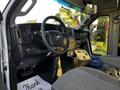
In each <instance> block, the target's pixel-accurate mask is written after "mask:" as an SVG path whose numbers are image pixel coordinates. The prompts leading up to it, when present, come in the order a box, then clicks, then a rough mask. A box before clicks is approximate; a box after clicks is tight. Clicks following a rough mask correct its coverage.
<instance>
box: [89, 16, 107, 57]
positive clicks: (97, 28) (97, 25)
mask: <svg viewBox="0 0 120 90" xmlns="http://www.w3.org/2000/svg"><path fill="white" fill-rule="evenodd" d="M108 31H109V16H100V17H98V18H97V19H96V20H95V21H94V22H93V23H92V24H91V25H90V43H91V48H92V53H93V54H96V55H102V56H105V55H107V50H108Z"/></svg>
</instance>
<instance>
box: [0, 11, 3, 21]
mask: <svg viewBox="0 0 120 90" xmlns="http://www.w3.org/2000/svg"><path fill="white" fill-rule="evenodd" d="M2 20H3V16H2V13H1V12H0V22H1V21H2Z"/></svg>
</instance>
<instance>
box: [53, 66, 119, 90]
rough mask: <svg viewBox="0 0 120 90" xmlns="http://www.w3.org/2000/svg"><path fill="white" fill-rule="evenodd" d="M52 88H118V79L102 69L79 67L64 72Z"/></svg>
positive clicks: (104, 89) (99, 89) (109, 89)
mask: <svg viewBox="0 0 120 90" xmlns="http://www.w3.org/2000/svg"><path fill="white" fill-rule="evenodd" d="M52 90H120V81H119V80H117V79H116V78H114V77H112V76H109V75H107V74H105V73H104V72H102V71H99V70H96V69H93V68H88V67H79V68H76V69H73V70H70V71H68V72H67V73H65V74H64V75H63V76H62V77H61V78H60V79H58V80H57V81H56V82H55V83H54V84H53V85H52Z"/></svg>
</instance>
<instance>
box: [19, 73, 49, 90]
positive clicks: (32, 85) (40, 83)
mask: <svg viewBox="0 0 120 90" xmlns="http://www.w3.org/2000/svg"><path fill="white" fill-rule="evenodd" d="M17 90H51V85H50V84H49V83H48V82H46V81H45V80H43V79H42V78H41V77H40V76H39V75H36V76H34V77H32V78H30V79H27V80H25V81H22V82H20V83H18V84H17Z"/></svg>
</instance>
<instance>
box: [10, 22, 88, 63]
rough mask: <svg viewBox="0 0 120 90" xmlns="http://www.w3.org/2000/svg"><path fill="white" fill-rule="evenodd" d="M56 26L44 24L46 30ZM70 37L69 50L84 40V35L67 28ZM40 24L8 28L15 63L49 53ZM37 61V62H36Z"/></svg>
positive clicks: (53, 28) (18, 25) (77, 46)
mask: <svg viewBox="0 0 120 90" xmlns="http://www.w3.org/2000/svg"><path fill="white" fill-rule="evenodd" d="M57 27H59V26H57V25H52V24H46V27H45V29H46V30H55V29H56V28H57ZM67 29H68V31H69V35H70V46H69V50H71V49H75V48H79V46H80V41H82V40H81V39H82V38H81V37H83V39H85V38H86V33H81V34H80V31H78V30H75V29H71V28H67ZM40 30H41V23H32V24H31V23H29V24H17V25H13V26H11V28H10V32H11V38H12V41H11V42H12V51H13V53H14V56H15V57H14V59H15V60H16V61H17V62H16V63H19V62H18V61H20V62H21V60H23V59H24V58H26V57H35V58H36V57H37V56H38V57H40V56H43V55H44V56H45V57H46V55H47V53H48V52H49V51H48V49H47V48H46V47H45V45H44V44H43V42H42V37H41V33H40ZM36 61H37V60H36ZM38 61H40V60H38Z"/></svg>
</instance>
